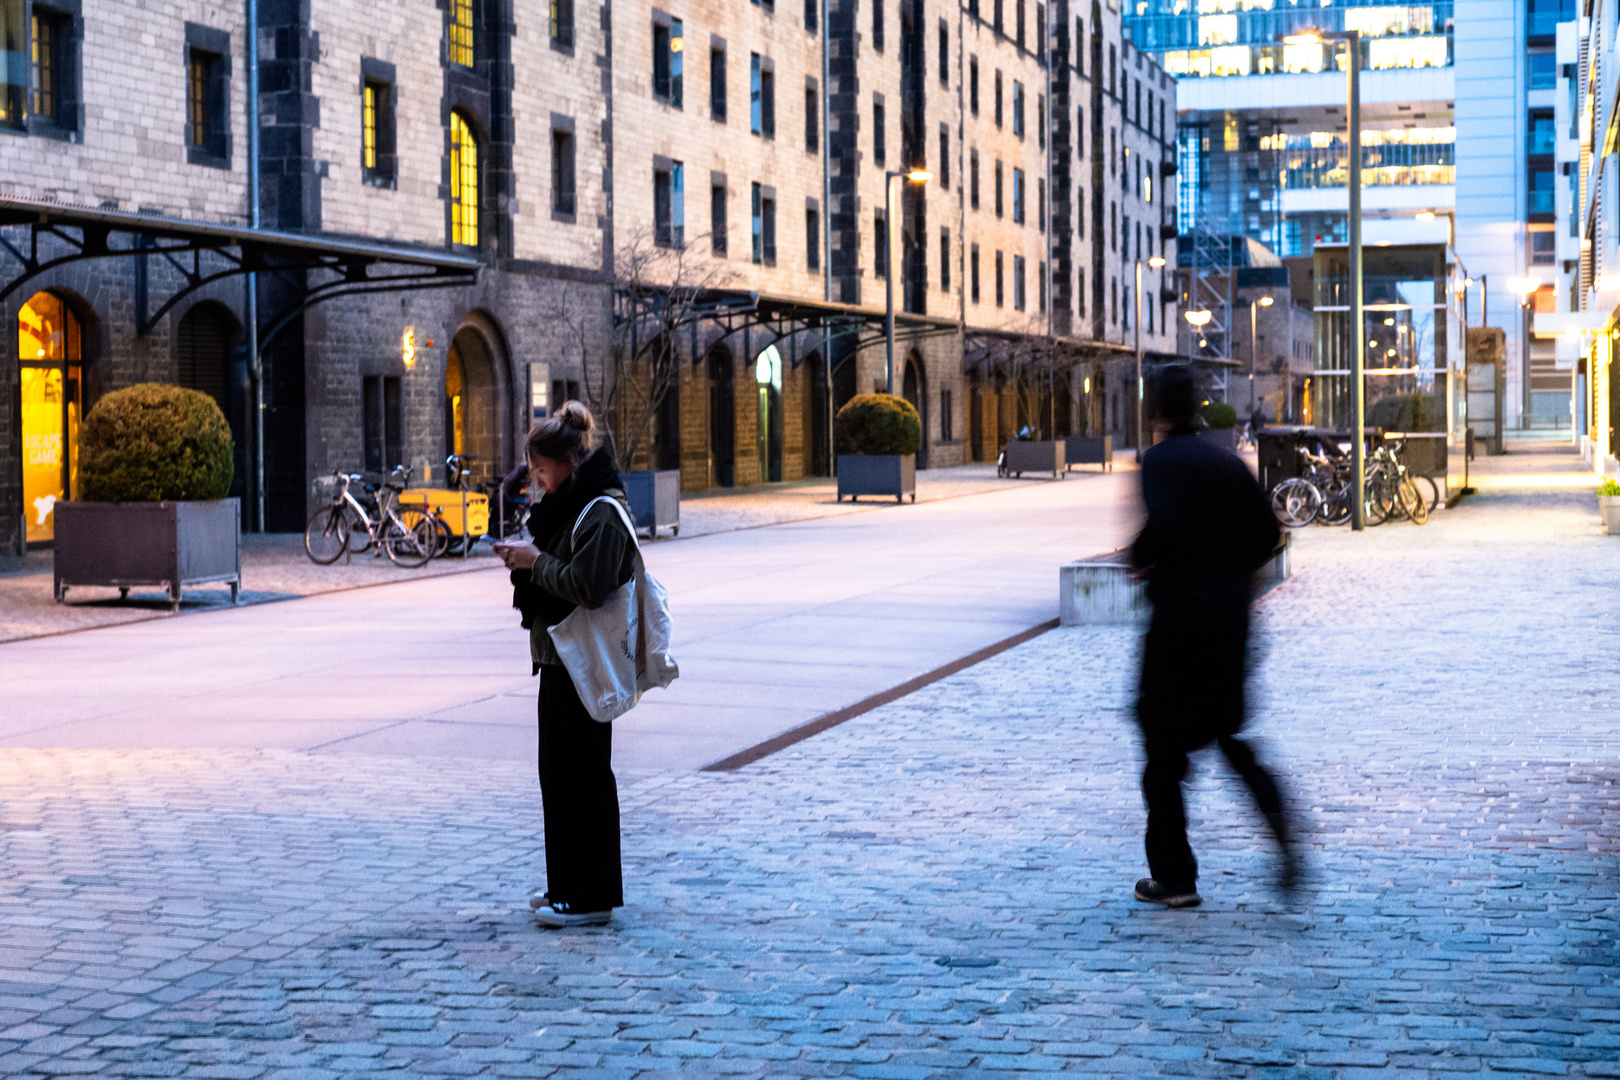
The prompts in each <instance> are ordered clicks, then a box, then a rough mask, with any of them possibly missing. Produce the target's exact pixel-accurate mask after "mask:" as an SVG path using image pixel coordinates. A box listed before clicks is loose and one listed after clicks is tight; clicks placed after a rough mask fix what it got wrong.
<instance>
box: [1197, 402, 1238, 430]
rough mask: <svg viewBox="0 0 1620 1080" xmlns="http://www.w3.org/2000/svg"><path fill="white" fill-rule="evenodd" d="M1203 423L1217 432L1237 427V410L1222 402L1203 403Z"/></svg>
mask: <svg viewBox="0 0 1620 1080" xmlns="http://www.w3.org/2000/svg"><path fill="white" fill-rule="evenodd" d="M1204 423H1206V424H1208V425H1209V426H1210V427H1212V428H1214V429H1215V430H1217V431H1221V430H1224V429H1226V428H1235V427H1237V410H1236V409H1234V408H1232V406H1230V405H1228V404H1227V403H1226V402H1224V401H1206V402H1204Z"/></svg>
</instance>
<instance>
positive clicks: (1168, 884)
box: [1142, 734, 1286, 893]
mask: <svg viewBox="0 0 1620 1080" xmlns="http://www.w3.org/2000/svg"><path fill="white" fill-rule="evenodd" d="M1215 741H1216V743H1217V745H1219V746H1220V748H1221V753H1223V754H1225V755H1226V760H1227V761H1229V762H1231V764H1232V768H1233V769H1235V770H1237V774H1238V776H1240V777H1242V778H1243V782H1244V784H1246V785H1247V786H1248V788H1249V791H1250V792H1251V793H1252V794H1253V795H1254V801H1255V802H1256V803H1257V804H1259V807H1260V812H1261V813H1263V814H1265V815H1266V821H1267V822H1268V823H1269V824H1270V826H1271V829H1272V833H1273V835H1275V836H1276V837H1277V839H1278V840H1279V841H1285V840H1286V837H1285V834H1284V828H1285V826H1284V824H1283V816H1282V798H1281V795H1280V794H1279V793H1278V790H1277V782H1276V781H1275V780H1274V779H1272V776H1271V774H1270V773H1269V772H1267V771H1266V770H1265V767H1264V766H1262V765H1261V764H1260V762H1259V761H1257V760H1256V759H1255V756H1254V751H1253V750H1252V749H1250V748H1249V744H1248V743H1246V742H1244V741H1243V740H1241V739H1239V738H1238V737H1237V736H1236V735H1222V736H1220V737H1219V738H1217V739H1216V740H1215ZM1146 742H1147V767H1146V768H1144V769H1143V770H1142V797H1143V799H1145V800H1146V801H1147V812H1148V820H1147V861H1148V873H1150V874H1152V875H1153V880H1154V881H1157V882H1158V883H1159V884H1160V885H1163V886H1164V887H1165V888H1167V889H1170V890H1171V891H1173V892H1178V893H1190V892H1195V891H1197V885H1198V860H1197V859H1195V858H1194V857H1193V853H1192V845H1191V844H1189V843H1188V842H1187V809H1186V804H1185V803H1184V802H1183V801H1182V798H1181V782H1182V780H1183V779H1185V778H1186V776H1187V751H1186V750H1185V749H1183V748H1182V746H1181V744H1179V743H1173V742H1167V741H1165V740H1162V739H1161V740H1155V739H1154V738H1153V736H1152V735H1151V734H1148V735H1147V739H1146Z"/></svg>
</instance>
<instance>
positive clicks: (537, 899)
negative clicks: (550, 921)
mask: <svg viewBox="0 0 1620 1080" xmlns="http://www.w3.org/2000/svg"><path fill="white" fill-rule="evenodd" d="M550 905H551V894H550V893H548V892H546V890H544V889H534V890H532V891H531V892H530V893H529V910H530V911H539V910H540V909H541V908H543V907H549V906H550Z"/></svg>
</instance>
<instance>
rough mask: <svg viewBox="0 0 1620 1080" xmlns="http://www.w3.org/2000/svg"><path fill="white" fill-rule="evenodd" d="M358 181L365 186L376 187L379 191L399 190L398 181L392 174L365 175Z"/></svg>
mask: <svg viewBox="0 0 1620 1080" xmlns="http://www.w3.org/2000/svg"><path fill="white" fill-rule="evenodd" d="M360 182H361V183H362V184H364V185H365V186H366V187H370V188H377V189H378V190H380V191H397V190H399V181H398V180H397V179H395V178H394V177H392V176H367V177H364V178H363V179H362V180H361V181H360Z"/></svg>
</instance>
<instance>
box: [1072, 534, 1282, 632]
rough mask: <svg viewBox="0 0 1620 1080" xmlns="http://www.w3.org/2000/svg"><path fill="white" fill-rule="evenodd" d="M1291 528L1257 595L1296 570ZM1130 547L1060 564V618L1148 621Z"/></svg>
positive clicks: (1148, 607) (1262, 574)
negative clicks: (1293, 558) (1132, 574)
mask: <svg viewBox="0 0 1620 1080" xmlns="http://www.w3.org/2000/svg"><path fill="white" fill-rule="evenodd" d="M1290 543H1291V541H1290V538H1289V534H1288V533H1286V532H1284V533H1283V539H1282V543H1281V544H1279V545H1277V550H1276V551H1275V552H1273V553H1272V556H1271V558H1269V559H1267V560H1266V563H1265V565H1264V566H1262V567H1261V568H1260V569H1259V570H1257V571H1255V574H1254V595H1255V596H1257V597H1258V596H1262V595H1264V594H1265V593H1267V592H1270V591H1271V590H1272V589H1274V588H1276V587H1277V586H1278V585H1281V584H1282V583H1283V582H1284V581H1286V580H1288V577H1289V576H1290V574H1291V573H1292V560H1291V558H1290V556H1289V544H1290ZM1130 569H1131V567H1130V553H1129V552H1128V551H1127V550H1126V549H1125V548H1119V549H1117V550H1115V551H1109V552H1105V553H1103V554H1101V555H1093V556H1092V557H1091V558H1089V559H1082V560H1080V561H1079V562H1072V563H1070V564H1069V565H1067V566H1063V567H1059V568H1058V622H1059V623H1060V624H1061V625H1063V626H1146V625H1147V621H1148V616H1149V615H1151V614H1152V612H1153V605H1152V604H1150V603H1148V598H1147V586H1146V585H1144V584H1143V583H1141V582H1139V581H1132V580H1131V576H1130Z"/></svg>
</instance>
